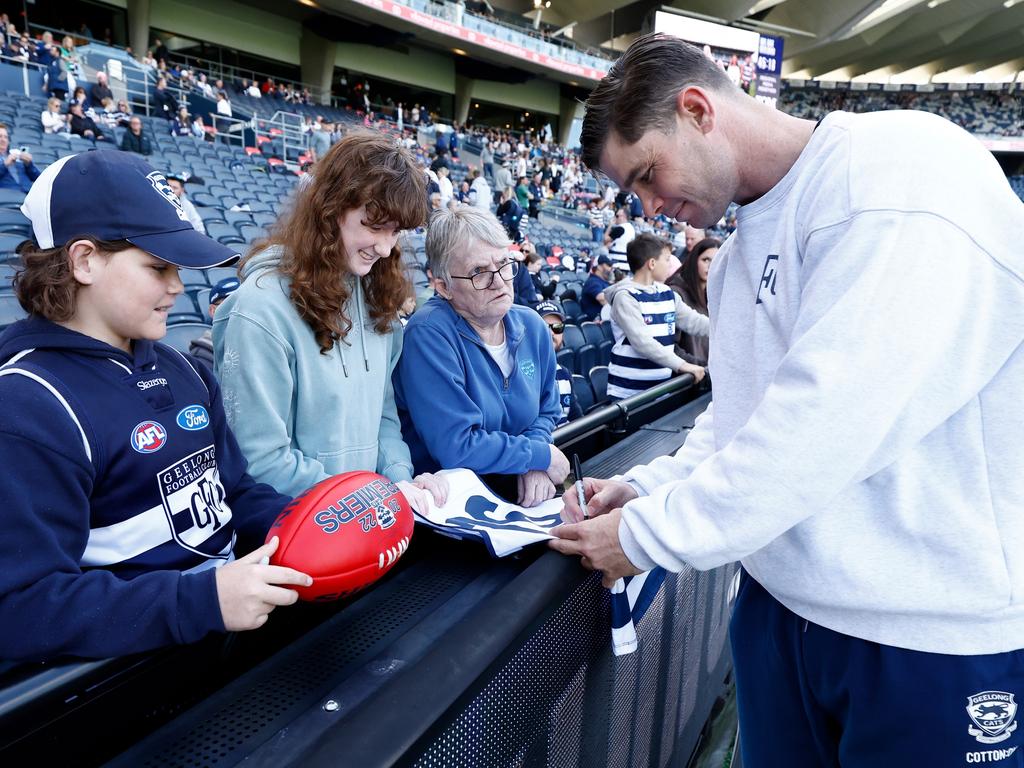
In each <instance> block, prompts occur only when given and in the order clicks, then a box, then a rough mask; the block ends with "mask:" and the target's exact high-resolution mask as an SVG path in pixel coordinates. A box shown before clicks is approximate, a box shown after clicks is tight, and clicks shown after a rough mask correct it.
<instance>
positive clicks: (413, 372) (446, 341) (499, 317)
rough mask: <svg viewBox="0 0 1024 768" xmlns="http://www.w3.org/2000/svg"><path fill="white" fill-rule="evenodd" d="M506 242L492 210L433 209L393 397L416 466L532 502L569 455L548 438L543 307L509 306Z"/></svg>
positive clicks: (544, 494) (554, 417) (551, 419)
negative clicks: (464, 475)
mask: <svg viewBox="0 0 1024 768" xmlns="http://www.w3.org/2000/svg"><path fill="white" fill-rule="evenodd" d="M510 245H511V242H510V241H509V239H508V236H507V235H506V233H505V230H504V229H503V228H502V226H501V224H500V223H499V222H498V220H497V219H496V218H495V217H494V215H493V214H491V213H490V212H487V211H482V210H480V209H478V208H473V207H469V206H464V207H460V208H458V209H456V210H441V211H438V212H436V213H435V214H434V216H433V217H432V218H431V220H430V225H429V227H428V228H427V241H426V249H427V260H428V263H429V266H430V269H431V272H432V273H433V275H434V285H435V289H436V292H437V293H436V295H435V296H434V298H432V299H431V300H430V301H428V302H427V303H426V304H425V305H424V306H423V308H422V309H420V310H419V311H418V312H416V314H415V315H413V316H412V319H410V320H409V324H408V326H406V329H405V342H404V349H403V352H402V359H401V361H400V362H399V365H398V369H397V371H396V372H395V376H394V380H395V381H394V383H395V395H396V402H397V404H398V408H399V414H400V416H401V418H402V432H403V435H404V437H405V440H406V443H407V444H408V445H409V449H410V451H411V453H412V460H413V465H414V466H415V468H416V471H417V472H433V471H435V470H437V469H453V468H457V467H465V468H467V469H472V470H473V471H475V472H476V473H477V474H478V475H480V476H482V477H483V478H484V479H485V481H487V482H488V483H489V484H490V485H491V487H492V488H493V489H494V490H495V491H496V492H497V493H499V494H500V495H502V496H504V497H506V498H509V499H512V498H515V499H517V500H518V502H519V503H520V504H523V505H525V506H534V505H536V504H539V503H540V502H542V501H546V500H547V499H550V498H552V497H553V496H554V495H555V489H556V486H558V485H560V484H561V483H562V481H563V480H565V477H566V475H568V474H569V462H568V461H567V460H566V458H565V456H564V455H563V454H562V452H561V451H560V450H559V449H558V448H556V447H555V446H554V445H552V444H551V431H552V429H553V428H554V426H555V424H556V422H557V421H558V420H559V418H560V417H561V406H560V402H559V396H558V390H557V387H556V385H555V353H554V349H553V348H552V345H551V340H550V338H549V333H548V329H547V326H546V325H545V324H544V321H543V320H542V319H541V318H540V316H539V315H538V314H537V313H536V312H534V311H533V310H532V309H527V308H526V307H519V306H513V301H512V298H513V297H512V281H513V278H515V276H516V273H517V272H518V271H519V268H520V267H519V263H518V262H517V261H516V260H515V259H513V258H512V256H511V254H510V253H509V246H510Z"/></svg>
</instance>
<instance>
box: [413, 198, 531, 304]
mask: <svg viewBox="0 0 1024 768" xmlns="http://www.w3.org/2000/svg"><path fill="white" fill-rule="evenodd" d="M474 243H484V244H485V245H490V246H493V247H495V248H508V247H509V246H510V245H512V241H511V240H509V238H508V234H507V233H506V232H505V228H504V227H502V226H501V222H499V221H498V219H497V218H496V217H495V215H494V214H493V213H491V212H490V211H483V210H481V209H479V208H476V207H473V206H469V205H463V206H460V207H459V208H456V209H455V210H450V209H445V208H442V209H440V210H438V211H434V214H433V215H432V216H431V217H430V222H429V223H428V224H427V242H426V249H427V265H428V266H429V267H430V271H431V272H433V273H434V279H435V280H443V281H444V284H445V285H448V286H450V285H451V272H450V271H449V265H450V263H451V260H452V257H453V256H455V255H457V254H459V253H461V252H463V250H464V249H466V248H469V247H471V246H472V245H473V244H474Z"/></svg>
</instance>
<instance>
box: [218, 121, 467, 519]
mask: <svg viewBox="0 0 1024 768" xmlns="http://www.w3.org/2000/svg"><path fill="white" fill-rule="evenodd" d="M426 197H427V196H426V189H425V186H424V176H423V174H422V173H421V172H420V171H419V170H418V169H417V167H416V163H415V161H414V160H413V158H412V156H411V155H410V154H409V152H408V151H407V150H405V149H402V148H400V147H398V146H397V145H396V144H395V143H394V141H392V140H391V139H390V138H388V137H386V136H384V135H381V134H376V133H357V134H352V135H349V136H348V137H346V138H345V139H343V140H342V141H340V142H338V143H337V144H336V145H334V147H332V148H331V150H330V151H329V152H328V153H327V154H326V155H325V157H324V158H323V159H321V160H320V161H319V162H318V163H317V168H316V173H315V174H314V175H313V176H312V180H311V181H310V183H309V184H307V185H305V186H303V187H302V188H301V189H300V190H299V191H298V197H297V198H296V200H295V203H294V206H293V207H292V211H291V213H290V214H289V215H287V216H286V217H284V218H283V219H281V220H280V222H279V223H278V225H277V226H276V227H275V228H274V230H273V231H272V232H271V234H270V237H269V239H268V240H266V241H264V242H262V243H259V244H258V245H257V246H256V248H255V249H254V250H253V251H252V252H251V253H250V254H249V255H248V257H247V258H246V259H245V260H244V262H243V263H242V265H241V266H240V268H239V272H240V275H241V277H242V285H241V287H240V288H239V289H238V290H237V291H235V293H233V294H232V295H231V296H229V297H228V298H227V299H226V300H225V301H224V303H223V304H222V305H221V307H220V308H219V309H218V310H217V314H216V316H215V318H214V323H213V344H214V359H215V361H216V365H217V375H218V377H219V379H220V382H221V388H222V391H223V393H224V402H225V410H226V412H227V415H228V421H229V423H231V424H232V425H233V427H234V431H235V435H236V436H237V438H238V442H239V445H240V446H241V447H242V451H243V452H244V453H245V455H246V458H248V460H249V471H250V472H251V473H252V475H253V477H255V478H258V479H259V480H260V481H262V482H266V483H268V484H270V485H272V486H273V487H275V488H277V489H278V490H279V491H281V492H282V493H291V494H293V495H294V494H298V493H300V492H302V491H303V490H304V489H306V488H308V487H309V486H311V485H313V484H314V483H317V482H319V481H320V480H323V479H324V478H326V477H329V476H331V475H336V474H340V473H342V472H351V471H355V470H368V471H371V472H378V473H380V474H382V475H385V476H386V477H388V478H390V479H391V480H393V481H394V482H396V483H397V484H398V487H399V488H401V490H402V492H403V493H404V494H405V496H406V498H407V499H408V500H409V502H410V503H411V505H412V506H413V507H414V508H415V509H417V510H419V511H424V512H425V511H426V508H427V505H428V504H429V503H430V497H431V496H432V497H433V501H435V502H437V503H438V504H441V503H443V502H444V500H445V497H446V494H447V485H446V484H445V483H444V481H442V480H441V479H439V478H436V477H434V476H433V475H430V474H422V475H420V476H418V477H416V478H415V479H414V478H413V474H412V473H413V466H412V461H411V460H410V457H409V448H408V446H406V444H405V442H404V441H403V439H402V431H401V427H400V424H399V420H398V414H397V411H396V409H395V399H394V390H393V389H392V384H391V374H392V372H393V371H394V369H395V366H396V365H397V363H398V358H399V356H400V354H401V352H402V330H401V325H400V324H399V322H398V312H399V309H400V308H401V306H402V304H403V303H404V302H405V299H406V297H407V296H408V295H409V293H410V291H411V288H410V286H409V283H408V280H407V278H406V276H405V272H404V269H403V265H402V260H401V251H400V250H399V248H398V235H399V233H400V232H401V231H402V230H403V229H411V228H413V227H416V226H419V225H421V224H422V223H423V221H424V219H426V215H427V211H426Z"/></svg>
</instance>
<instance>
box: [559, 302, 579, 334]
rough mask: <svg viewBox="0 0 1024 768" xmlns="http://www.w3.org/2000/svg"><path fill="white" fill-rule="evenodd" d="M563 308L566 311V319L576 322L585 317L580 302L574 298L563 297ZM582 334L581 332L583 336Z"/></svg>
mask: <svg viewBox="0 0 1024 768" xmlns="http://www.w3.org/2000/svg"><path fill="white" fill-rule="evenodd" d="M577 295H578V294H577ZM562 310H563V311H564V312H565V319H566V320H568V321H569V322H572V323H575V322H577V321H578V320H580V319H581V318H582V317H583V310H582V309H580V303H579V302H578V301H575V300H574V299H562ZM582 335H583V334H582V332H581V333H580V336H581V338H582Z"/></svg>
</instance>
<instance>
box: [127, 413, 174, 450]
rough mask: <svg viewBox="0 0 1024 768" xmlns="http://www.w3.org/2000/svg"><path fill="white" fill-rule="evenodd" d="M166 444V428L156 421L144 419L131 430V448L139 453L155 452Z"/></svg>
mask: <svg viewBox="0 0 1024 768" xmlns="http://www.w3.org/2000/svg"><path fill="white" fill-rule="evenodd" d="M165 445H167V430H166V429H164V428H163V426H162V425H161V424H160V423H159V422H156V421H144V422H142V423H141V424H138V425H137V426H136V427H135V429H133V430H132V448H134V449H135V450H136V451H138V452H139V453H156V452H157V451H159V450H160V449H161V448H163V447H164V446H165Z"/></svg>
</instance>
